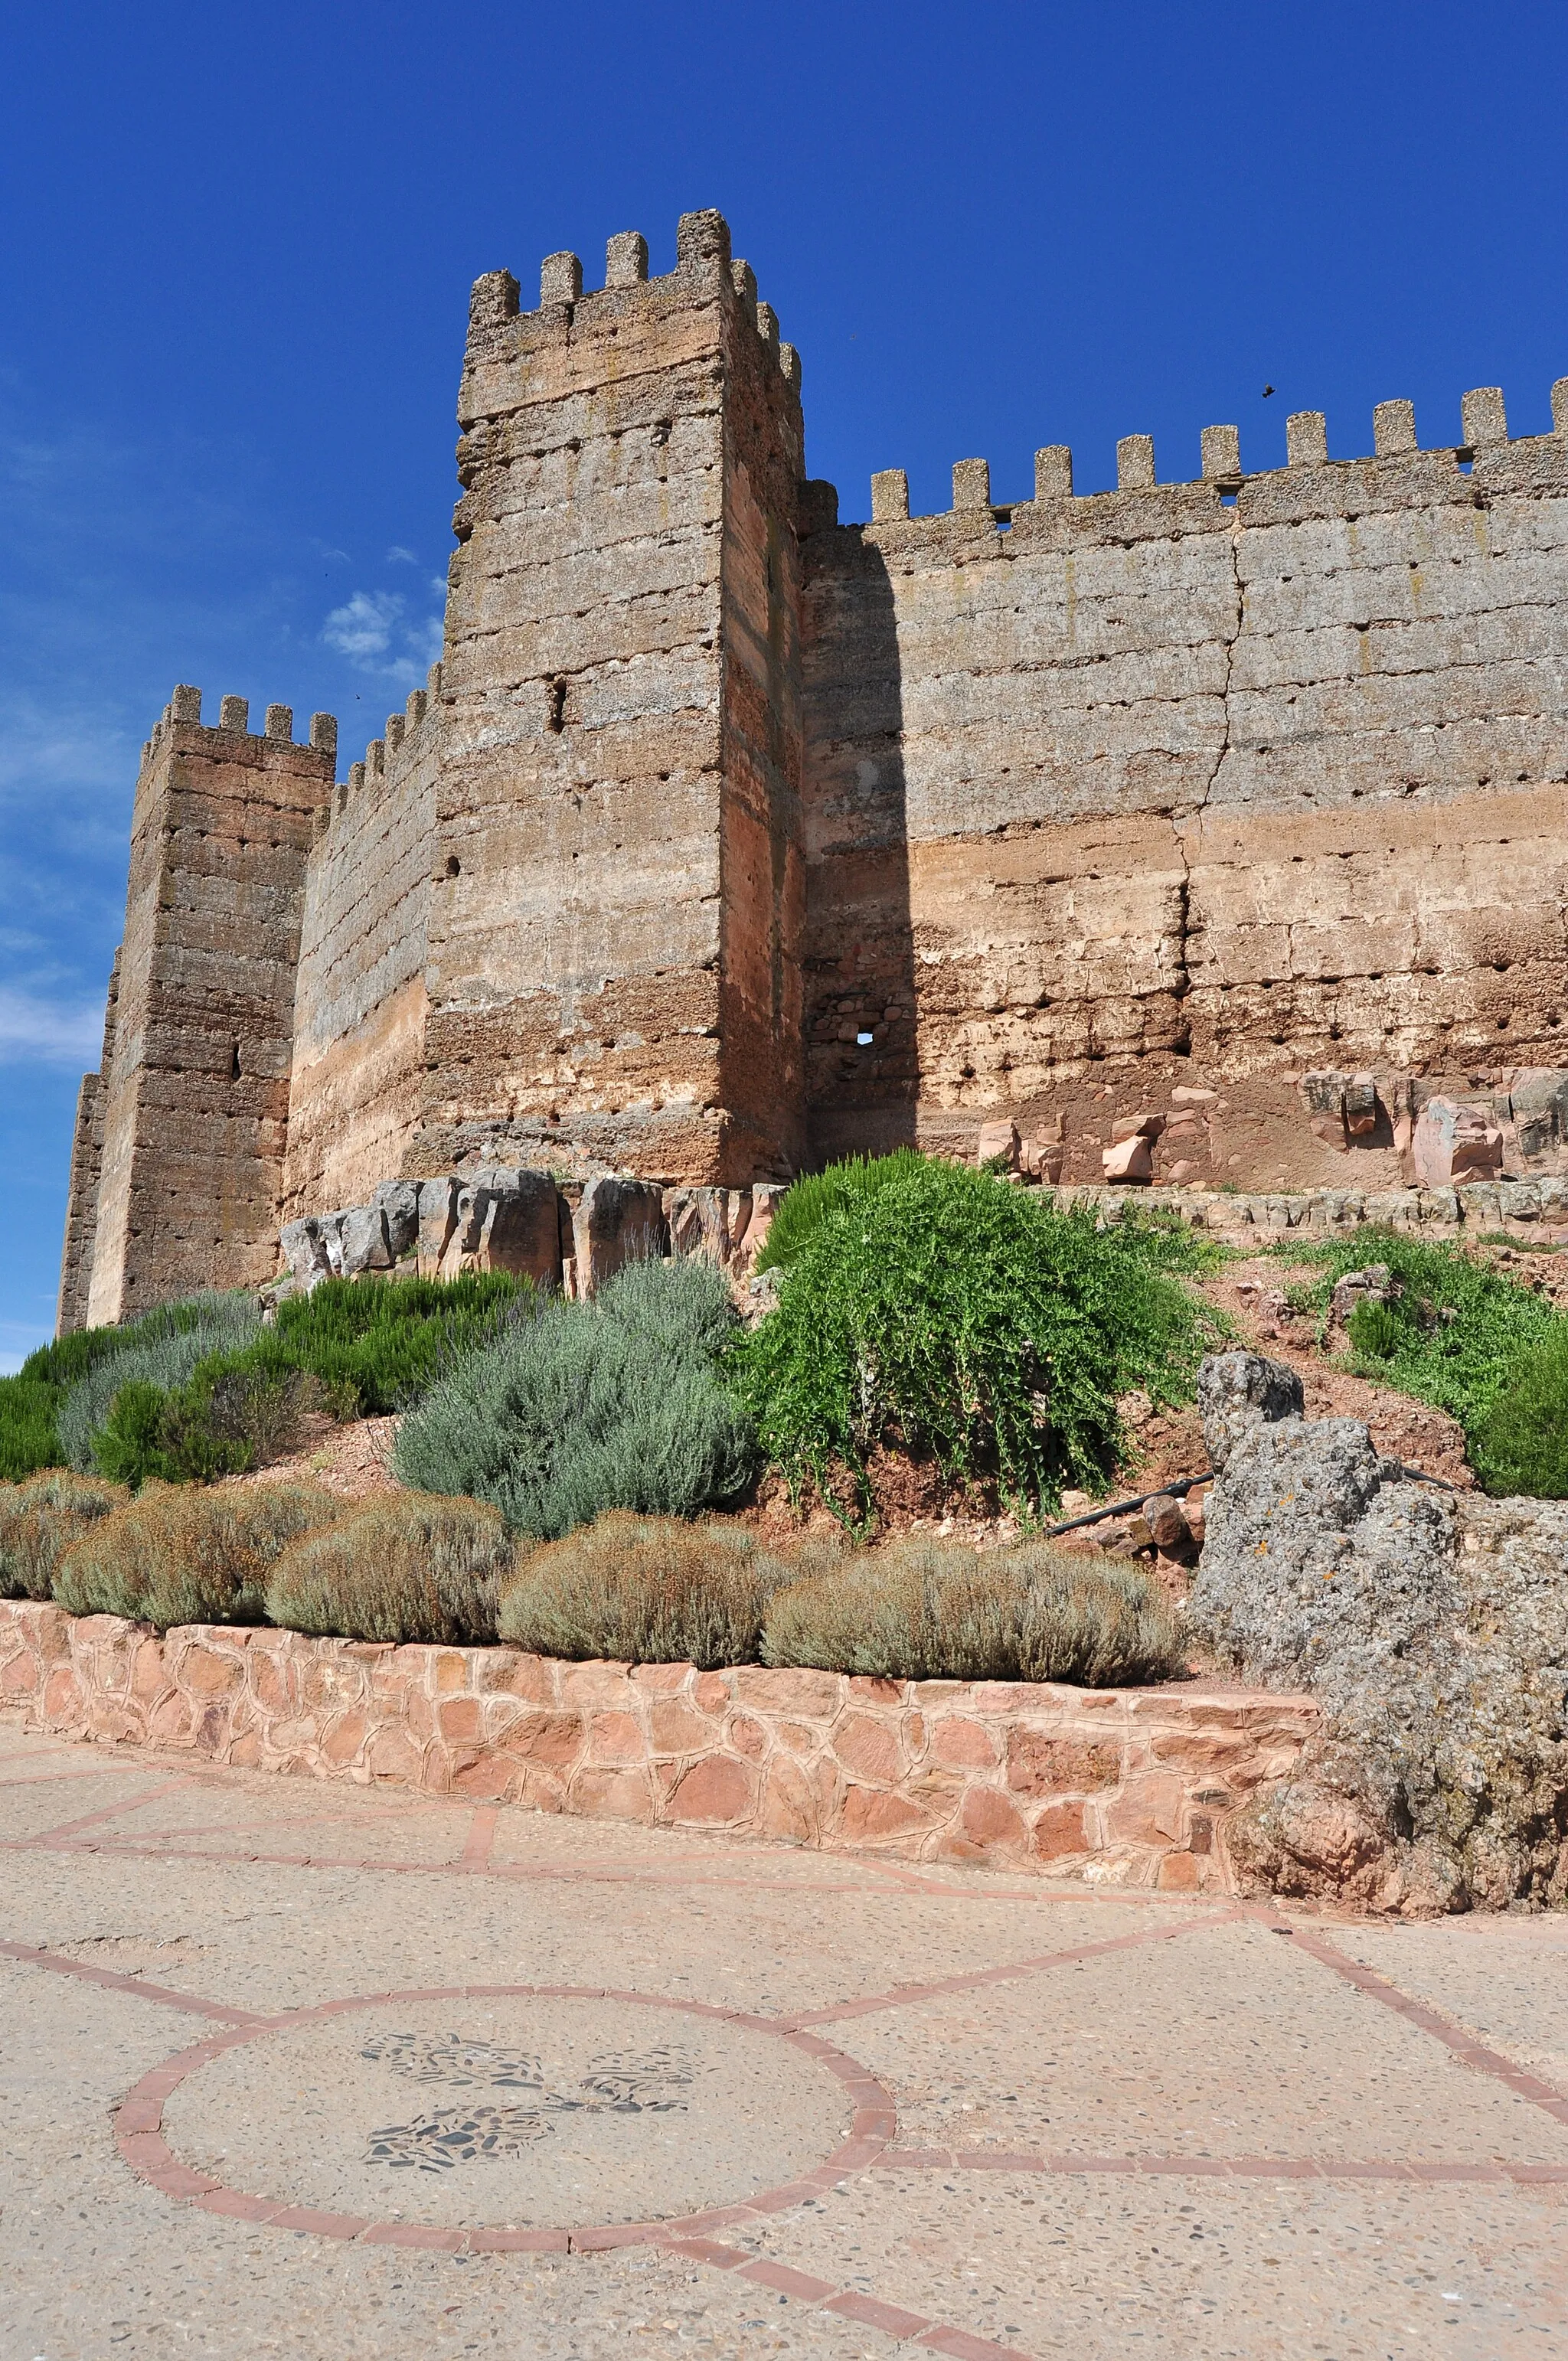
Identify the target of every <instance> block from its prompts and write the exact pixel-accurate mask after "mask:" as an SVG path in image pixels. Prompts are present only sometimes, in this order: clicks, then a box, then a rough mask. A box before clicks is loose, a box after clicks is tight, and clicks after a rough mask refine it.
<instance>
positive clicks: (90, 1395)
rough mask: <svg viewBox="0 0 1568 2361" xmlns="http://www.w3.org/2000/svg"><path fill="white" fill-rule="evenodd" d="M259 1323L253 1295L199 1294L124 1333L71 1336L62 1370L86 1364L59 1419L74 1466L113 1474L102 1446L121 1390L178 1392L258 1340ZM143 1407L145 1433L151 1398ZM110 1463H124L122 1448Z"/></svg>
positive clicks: (139, 1417)
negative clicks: (218, 1356) (208, 1363)
mask: <svg viewBox="0 0 1568 2361" xmlns="http://www.w3.org/2000/svg"><path fill="white" fill-rule="evenodd" d="M260 1319H261V1314H260V1310H259V1307H258V1304H257V1302H256V1300H255V1298H254V1297H253V1296H249V1295H242V1294H231V1295H220V1294H207V1295H195V1296H191V1297H189V1298H187V1299H186V1300H185V1301H181V1302H179V1303H170V1304H164V1305H162V1306H160V1307H159V1310H158V1311H156V1312H147V1313H145V1314H144V1315H143V1317H142V1318H141V1319H139V1320H133V1321H132V1322H130V1323H129V1324H128V1325H127V1326H126V1327H124V1328H97V1329H89V1330H87V1331H86V1332H85V1334H84V1335H83V1336H82V1337H81V1338H77V1337H71V1338H70V1339H68V1340H67V1341H68V1343H69V1344H70V1345H73V1346H75V1347H76V1348H77V1350H76V1353H75V1354H73V1355H69V1356H68V1355H66V1354H64V1353H61V1352H60V1348H59V1347H58V1346H57V1347H56V1348H55V1351H56V1354H57V1356H58V1358H59V1361H60V1366H61V1367H69V1366H70V1363H71V1360H72V1359H77V1358H79V1359H80V1360H81V1361H82V1364H83V1366H82V1367H81V1368H80V1369H79V1371H78V1373H77V1374H76V1375H75V1376H74V1377H73V1378H71V1382H70V1390H69V1391H68V1392H67V1394H66V1396H65V1399H64V1400H63V1401H62V1403H61V1404H60V1413H59V1425H60V1442H61V1444H63V1446H64V1450H65V1455H66V1457H67V1459H68V1460H69V1461H70V1463H71V1466H73V1467H76V1468H79V1469H81V1470H82V1472H83V1473H84V1474H85V1473H86V1472H87V1471H88V1470H90V1469H92V1468H93V1467H100V1468H101V1472H103V1473H104V1474H108V1473H109V1472H110V1469H109V1467H108V1466H104V1465H103V1463H101V1462H100V1460H99V1458H98V1455H97V1450H96V1444H97V1440H98V1437H99V1436H100V1435H101V1434H102V1433H104V1431H105V1430H106V1428H107V1426H108V1423H109V1418H110V1413H111V1411H112V1410H113V1408H114V1403H115V1396H116V1395H117V1394H118V1393H119V1392H120V1390H121V1389H122V1388H123V1387H126V1386H137V1387H154V1388H156V1389H158V1391H159V1393H160V1394H169V1393H172V1392H174V1391H175V1390H176V1389H178V1388H180V1387H181V1386H182V1385H184V1384H185V1383H186V1381H187V1379H188V1378H190V1377H191V1376H192V1372H193V1371H194V1370H195V1369H196V1368H197V1367H199V1365H200V1364H201V1363H202V1362H203V1361H204V1360H206V1359H207V1358H208V1357H209V1356H211V1355H213V1354H214V1353H221V1352H228V1351H233V1350H234V1349H235V1348H236V1346H240V1345H246V1344H247V1343H249V1342H250V1341H251V1340H252V1339H253V1338H254V1337H256V1336H257V1335H258V1334H259V1330H260ZM137 1404H138V1407H137V1411H135V1412H134V1413H133V1414H132V1424H133V1426H145V1424H146V1423H147V1421H148V1414H149V1413H148V1403H147V1400H146V1397H145V1396H140V1397H138V1398H137ZM112 1456H113V1457H115V1459H116V1461H117V1462H118V1464H121V1465H123V1464H124V1461H125V1454H124V1450H123V1449H121V1450H120V1451H118V1452H116V1453H114V1454H112ZM137 1480H139V1479H137Z"/></svg>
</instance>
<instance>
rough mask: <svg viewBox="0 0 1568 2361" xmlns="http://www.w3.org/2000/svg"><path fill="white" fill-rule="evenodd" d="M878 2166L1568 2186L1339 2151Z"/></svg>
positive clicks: (948, 2154) (994, 2157) (909, 2159)
mask: <svg viewBox="0 0 1568 2361" xmlns="http://www.w3.org/2000/svg"><path fill="white" fill-rule="evenodd" d="M873 2169H875V2170H876V2171H878V2172H1037V2173H1044V2174H1047V2175H1051V2176H1058V2177H1061V2178H1069V2177H1071V2176H1074V2175H1077V2176H1079V2177H1082V2176H1085V2175H1088V2174H1091V2173H1115V2174H1118V2175H1121V2176H1124V2177H1130V2178H1134V2179H1136V2178H1137V2177H1138V2176H1139V2175H1145V2176H1161V2177H1164V2176H1174V2177H1180V2176H1181V2175H1183V2174H1190V2175H1192V2176H1194V2177H1196V2178H1199V2179H1203V2180H1408V2181H1420V2182H1427V2181H1442V2182H1447V2181H1482V2182H1489V2183H1491V2184H1493V2185H1495V2186H1496V2185H1505V2186H1506V2185H1507V2184H1508V2183H1510V2182H1512V2183H1515V2184H1518V2185H1521V2186H1527V2187H1528V2186H1532V2185H1534V2184H1536V2183H1540V2182H1546V2183H1550V2184H1555V2185H1562V2184H1568V2164H1499V2163H1497V2161H1496V2160H1495V2159H1494V2161H1493V2162H1491V2163H1489V2164H1410V2163H1403V2162H1393V2163H1386V2162H1384V2161H1383V2160H1382V2159H1380V2158H1368V2157H1337V2156H1078V2155H1075V2154H1073V2153H1072V2152H1071V2151H1066V2152H1064V2153H1063V2154H1061V2155H1059V2156H1037V2155H1033V2154H1028V2153H1025V2152H1023V2151H1021V2150H1008V2149H1004V2148H979V2149H966V2148H947V2147H905V2148H895V2147H889V2148H884V2149H883V2153H882V2155H881V2156H880V2157H879V2158H877V2161H876V2164H875V2167H874V2168H873Z"/></svg>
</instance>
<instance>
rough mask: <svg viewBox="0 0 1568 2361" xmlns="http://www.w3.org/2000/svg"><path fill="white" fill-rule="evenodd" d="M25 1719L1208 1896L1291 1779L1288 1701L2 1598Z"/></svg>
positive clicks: (230, 1756) (655, 1822)
mask: <svg viewBox="0 0 1568 2361" xmlns="http://www.w3.org/2000/svg"><path fill="white" fill-rule="evenodd" d="M0 1705H6V1706H10V1707H12V1708H22V1709H23V1710H25V1712H26V1713H27V1718H28V1719H29V1721H30V1722H31V1723H32V1724H33V1725H34V1726H35V1727H38V1728H40V1729H45V1730H55V1731H60V1732H63V1733H66V1734H68V1735H71V1736H76V1737H84V1738H86V1737H90V1738H95V1739H100V1740H104V1741H111V1742H114V1743H117V1744H123V1745H147V1746H154V1747H158V1748H159V1749H162V1750H169V1751H172V1752H189V1753H192V1754H194V1755H199V1756H201V1757H202V1758H203V1759H204V1760H206V1761H209V1762H214V1763H227V1764H230V1765H232V1766H234V1767H236V1768H249V1769H263V1770H276V1771H286V1772H293V1773H302V1774H304V1775H306V1776H310V1777H314V1778H321V1779H349V1780H355V1781H357V1782H359V1783H360V1784H370V1783H373V1782H376V1781H381V1780H386V1781H390V1782H395V1783H399V1784H404V1785H408V1786H415V1787H423V1788H426V1789H428V1790H430V1791H432V1792H433V1793H436V1794H442V1795H445V1794H459V1795H473V1796H477V1797H490V1798H495V1799H498V1800H505V1801H508V1802H512V1803H519V1804H523V1805H527V1806H532V1807H533V1808H534V1809H536V1810H540V1811H547V1812H569V1813H576V1814H579V1815H581V1816H583V1817H587V1818H590V1819H611V1820H626V1821H632V1822H636V1823H639V1824H640V1825H641V1826H644V1827H652V1828H709V1829H714V1830H717V1831H720V1832H722V1833H724V1834H726V1835H729V1836H733V1837H743V1838H748V1839H778V1840H781V1841H784V1842H786V1843H793V1844H800V1845H808V1846H812V1847H814V1848H817V1849H819V1850H824V1851H838V1852H875V1853H883V1854H886V1855H889V1856H891V1857H894V1858H896V1859H901V1860H918V1861H980V1862H984V1863H987V1864H990V1865H992V1866H994V1867H998V1868H1006V1869H1010V1870H1013V1871H1015V1872H1020V1871H1021V1872H1031V1873H1046V1872H1049V1873H1052V1874H1057V1875H1060V1874H1064V1873H1067V1874H1078V1875H1081V1876H1083V1877H1085V1878H1087V1879H1088V1880H1090V1881H1091V1883H1113V1884H1136V1885H1158V1886H1161V1887H1166V1888H1170V1889H1175V1890H1177V1891H1191V1892H1198V1891H1202V1892H1211V1891H1212V1892H1229V1891H1231V1890H1232V1874H1231V1868H1230V1861H1229V1858H1228V1854H1227V1851H1226V1847H1225V1834H1224V1831H1225V1823H1226V1819H1227V1817H1228V1816H1229V1815H1230V1814H1231V1813H1232V1812H1233V1811H1234V1810H1236V1809H1238V1808H1239V1807H1240V1806H1242V1805H1243V1804H1245V1802H1246V1801H1247V1800H1248V1799H1249V1798H1251V1797H1253V1796H1254V1795H1256V1794H1257V1793H1258V1791H1259V1790H1260V1788H1263V1787H1266V1786H1268V1785H1271V1784H1274V1783H1277V1782H1278V1781H1281V1780H1283V1779H1285V1778H1287V1777H1288V1776H1289V1774H1290V1773H1291V1771H1292V1769H1293V1768H1294V1766H1295V1764H1296V1763H1297V1762H1298V1760H1299V1756H1300V1753H1301V1751H1302V1748H1303V1747H1304V1746H1305V1744H1306V1742H1307V1741H1308V1739H1309V1738H1310V1736H1311V1734H1312V1732H1313V1730H1315V1728H1316V1726H1317V1720H1318V1710H1317V1708H1316V1706H1315V1705H1313V1703H1312V1701H1311V1700H1310V1698H1309V1697H1274V1696H1270V1695H1268V1694H1267V1693H1266V1692H1265V1691H1261V1690H1256V1689H1244V1688H1235V1687H1226V1686H1216V1685H1213V1684H1210V1683H1203V1684H1200V1683H1197V1682H1192V1683H1188V1684H1179V1685H1172V1686H1167V1687H1162V1688H1147V1689H1075V1688H1066V1687H1056V1686H1038V1687H1036V1686H1028V1685H1025V1684H1023V1683H1009V1682H1001V1681H994V1682H962V1681H918V1682H912V1681H881V1680H861V1679H851V1678H849V1677H847V1676H846V1675H841V1674H838V1673H818V1672H773V1671H767V1670H764V1669H763V1668H762V1667H761V1666H756V1665H740V1666H737V1667H734V1668H732V1669H730V1670H729V1671H725V1672H715V1673H701V1672H697V1671H696V1670H695V1669H694V1668H693V1667H692V1666H691V1665H690V1664H641V1665H636V1666H629V1665H626V1664H565V1663H558V1662H555V1661H554V1660H553V1659H550V1658H546V1657H540V1656H529V1655H523V1654H521V1653H519V1652H517V1651H516V1650H513V1649H509V1648H431V1647H407V1648H398V1647H390V1646H385V1647H382V1646H369V1645H366V1644H363V1643H361V1642H356V1641H347V1640H313V1639H306V1638H304V1637H302V1635H301V1634H300V1633H298V1632H293V1631H270V1630H255V1631H252V1630H241V1629H237V1628H230V1627H219V1626H205V1625H192V1626H191V1627H189V1628H188V1629H184V1630H178V1631H170V1632H169V1633H168V1634H167V1635H166V1636H165V1637H164V1638H162V1639H159V1638H158V1637H157V1636H156V1635H155V1634H154V1633H152V1632H151V1631H148V1629H147V1628H146V1626H145V1625H141V1624H135V1623H126V1622H122V1621H121V1620H119V1619H118V1618H117V1617H115V1616H109V1615H94V1616H83V1617H80V1618H73V1617H71V1616H68V1615H65V1614H63V1613H61V1611H60V1609H58V1608H54V1607H45V1606H38V1605H34V1604H32V1603H30V1602H18V1601H9V1602H0Z"/></svg>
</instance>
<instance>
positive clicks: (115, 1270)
mask: <svg viewBox="0 0 1568 2361" xmlns="http://www.w3.org/2000/svg"><path fill="white" fill-rule="evenodd" d="M248 718H249V716H248V708H247V704H246V700H245V699H244V698H243V697H225V698H224V700H223V706H222V710H221V714H220V718H219V723H218V726H217V728H216V729H205V728H203V724H202V692H201V690H200V689H198V688H189V687H182V688H177V689H176V690H175V692H174V696H173V699H172V701H171V703H170V705H169V706H168V707H167V708H166V709H165V711H164V715H163V718H162V719H161V720H160V721H159V725H158V728H157V729H156V730H154V732H153V735H152V738H151V739H150V741H148V745H147V746H146V747H145V748H144V749H143V753H142V765H141V774H140V777H139V778H138V779H137V794H136V805H135V811H134V816H133V820H132V832H131V865H130V886H129V891H128V893H127V895H126V939H125V944H124V947H123V949H122V950H121V953H120V956H119V959H118V961H117V964H116V971H115V972H116V989H115V998H114V1000H113V1002H112V1004H111V1021H110V1025H109V1027H108V1028H107V1032H106V1038H105V1051H104V1069H103V1071H102V1072H101V1073H100V1075H99V1077H98V1078H97V1088H96V1089H95V1090H94V1089H93V1087H92V1078H91V1077H90V1078H89V1082H88V1084H87V1085H86V1086H84V1088H83V1091H82V1104H81V1106H80V1108H79V1111H78V1118H77V1135H78V1136H77V1141H76V1149H75V1153H74V1155H73V1159H72V1199H71V1212H70V1214H69V1216H68V1221H67V1246H66V1267H65V1270H64V1273H63V1274H62V1284H61V1321H62V1325H63V1324H65V1323H66V1313H67V1305H66V1301H65V1297H66V1294H67V1291H68V1290H69V1292H70V1295H71V1307H70V1309H71V1313H72V1315H73V1324H74V1323H80V1322H82V1321H83V1320H84V1321H85V1322H86V1323H88V1324H91V1325H93V1326H96V1325H99V1324H101V1323H106V1322H110V1321H117V1320H121V1319H128V1318H131V1317H133V1316H134V1315H135V1313H136V1312H138V1311H140V1310H142V1309H143V1308H144V1307H148V1306H150V1305H152V1304H154V1303H159V1302H162V1301H166V1300H167V1299H168V1298H169V1297H170V1296H176V1295H181V1294H188V1293H189V1292H190V1291H191V1290H192V1289H193V1288H200V1287H240V1286H254V1285H257V1284H259V1283H260V1282H261V1281H263V1280H265V1279H269V1278H270V1277H271V1275H272V1273H273V1271H274V1269H275V1268H276V1267H277V1258H278V1242H277V1226H278V1204H279V1198H280V1188H281V1181H282V1159H283V1149H284V1144H285V1135H286V1130H287V1123H288V1104H289V1068H290V1060H291V1048H292V1039H293V1014H294V976H295V969H296V965H297V962H298V959H299V949H300V915H301V906H302V887H303V882H304V873H305V858H306V853H307V851H308V849H309V845H310V841H311V836H312V831H313V822H314V815H315V812H316V810H317V807H319V806H321V805H323V804H324V803H326V801H327V800H328V798H329V797H330V796H331V793H332V779H333V769H334V761H335V756H336V748H337V724H336V723H335V721H334V719H332V716H331V715H330V714H325V713H318V714H317V715H316V716H315V717H314V719H313V721H312V724H311V743H310V744H309V745H308V746H296V745H295V744H294V743H293V716H292V714H291V712H290V710H289V708H288V707H287V706H284V705H273V706H269V708H268V710H267V725H266V730H265V732H264V734H262V735H260V736H257V735H254V734H252V732H251V731H250V730H249V729H248V728H247V722H248ZM94 1164H96V1166H97V1170H96V1172H95V1173H94V1171H93V1166H94ZM93 1180H95V1181H96V1187H95V1189H92V1190H90V1183H91V1182H92V1181H93ZM79 1190H80V1194H79ZM90 1193H91V1197H92V1201H93V1202H92V1204H91V1205H90V1204H89V1202H88V1199H89V1194H90ZM73 1243H74V1248H75V1251H74V1256H73V1253H72V1246H73Z"/></svg>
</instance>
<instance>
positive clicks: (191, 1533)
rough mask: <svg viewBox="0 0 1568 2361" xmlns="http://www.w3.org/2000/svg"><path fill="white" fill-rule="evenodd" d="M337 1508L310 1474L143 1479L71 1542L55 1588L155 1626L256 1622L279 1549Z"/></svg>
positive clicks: (68, 1604) (93, 1610)
mask: <svg viewBox="0 0 1568 2361" xmlns="http://www.w3.org/2000/svg"><path fill="white" fill-rule="evenodd" d="M343 1513H344V1503H343V1502H342V1501H341V1500H339V1499H335V1498H334V1495H333V1494H332V1493H330V1492H328V1491H324V1490H323V1488H321V1487H320V1486H319V1485H315V1484H234V1485H225V1486H224V1487H223V1488H220V1489H216V1490H212V1491H199V1490H195V1489H193V1488H189V1487H176V1486H172V1485H165V1484H149V1485H148V1487H147V1488H146V1489H145V1490H144V1491H142V1492H140V1493H138V1494H137V1497H136V1499H132V1500H127V1501H126V1502H125V1504H124V1506H123V1507H120V1508H117V1509H115V1510H114V1512H113V1514H112V1515H110V1516H107V1517H105V1518H104V1519H103V1520H102V1521H101V1522H99V1523H97V1524H94V1525H93V1526H91V1527H90V1528H89V1529H88V1531H87V1532H84V1533H83V1534H82V1537H81V1538H80V1539H79V1540H78V1541H76V1542H74V1543H72V1544H71V1548H70V1549H69V1550H67V1551H66V1553H65V1554H64V1555H63V1557H62V1558H61V1560H60V1566H59V1569H58V1571H57V1573H56V1575H55V1581H54V1595H55V1598H56V1599H57V1600H58V1601H59V1603H60V1606H61V1607H63V1608H65V1609H68V1611H69V1612H70V1613H71V1614H72V1615H124V1616H126V1617H128V1618H129V1620H131V1621H132V1622H138V1623H151V1624H152V1625H154V1626H155V1628H156V1629H157V1630H159V1631H168V1630H169V1629H170V1626H171V1625H172V1624H175V1623H258V1622H261V1621H263V1620H265V1617H266V1610H267V1585H268V1581H269V1577H270V1576H271V1573H272V1568H273V1566H274V1565H275V1564H276V1562H277V1560H278V1558H279V1556H280V1554H281V1553H282V1551H283V1550H285V1549H286V1548H287V1547H288V1545H289V1543H291V1542H292V1541H297V1540H298V1539H299V1537H300V1535H301V1534H302V1533H307V1532H313V1531H314V1530H316V1529H317V1528H318V1527H320V1526H323V1525H330V1524H332V1523H334V1521H336V1520H337V1519H338V1518H339V1517H341V1516H342V1515H343Z"/></svg>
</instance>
